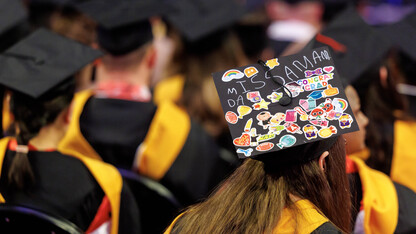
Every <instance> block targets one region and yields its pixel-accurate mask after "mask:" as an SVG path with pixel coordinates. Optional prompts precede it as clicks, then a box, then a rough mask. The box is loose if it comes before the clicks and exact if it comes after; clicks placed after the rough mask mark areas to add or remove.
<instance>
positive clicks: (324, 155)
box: [318, 151, 329, 171]
mask: <svg viewBox="0 0 416 234" xmlns="http://www.w3.org/2000/svg"><path fill="white" fill-rule="evenodd" d="M328 155H329V152H328V151H325V152H323V153H322V154H321V156H320V157H319V161H318V162H319V167H320V168H321V170H322V171H325V158H326V157H328Z"/></svg>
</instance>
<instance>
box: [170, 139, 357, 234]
mask: <svg viewBox="0 0 416 234" xmlns="http://www.w3.org/2000/svg"><path fill="white" fill-rule="evenodd" d="M290 194H292V195H296V196H298V197H300V198H303V199H308V200H309V201H310V202H312V203H313V204H314V205H315V206H316V207H317V208H318V209H319V211H320V212H322V214H323V215H324V216H326V217H327V218H328V219H329V220H330V221H331V222H332V223H333V224H334V225H336V226H337V227H338V228H339V229H341V230H342V231H344V232H350V223H351V221H350V220H351V217H350V205H351V202H350V194H349V186H348V178H347V175H346V173H345V147H344V140H343V138H342V137H340V138H339V139H338V140H337V142H336V143H335V144H334V145H333V146H332V147H331V149H329V156H328V157H327V160H326V169H325V172H323V171H322V170H321V169H320V167H319V163H318V161H317V160H312V161H309V162H307V163H304V164H297V165H293V166H291V167H288V168H286V169H285V170H283V171H281V170H280V171H277V170H276V171H274V172H272V171H270V172H269V171H268V170H267V171H266V170H265V169H264V163H263V162H261V161H257V160H253V159H246V161H245V162H244V163H243V165H242V166H240V167H239V168H238V169H237V170H236V171H235V172H234V173H233V174H232V175H231V176H230V177H229V178H228V179H227V180H226V181H225V182H224V183H223V185H222V186H221V187H219V189H217V191H216V192H215V193H214V194H212V195H211V196H210V197H209V198H208V199H207V200H206V201H205V202H202V203H200V204H197V205H195V206H192V207H190V208H189V209H188V210H187V211H185V213H184V215H183V216H182V217H181V218H180V219H179V220H178V221H177V222H176V224H175V225H174V228H173V230H172V233H272V232H273V229H274V228H275V227H276V226H277V224H278V222H279V220H280V216H281V214H282V210H283V209H284V208H289V209H293V210H295V211H296V207H295V206H294V203H293V202H292V200H291V199H290V197H289V196H290Z"/></svg>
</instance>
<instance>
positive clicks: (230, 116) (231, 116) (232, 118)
mask: <svg viewBox="0 0 416 234" xmlns="http://www.w3.org/2000/svg"><path fill="white" fill-rule="evenodd" d="M225 120H227V122H228V123H230V124H236V123H237V122H238V117H237V114H236V113H234V112H232V111H227V113H226V114H225Z"/></svg>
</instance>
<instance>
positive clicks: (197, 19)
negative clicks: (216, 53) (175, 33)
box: [166, 0, 246, 42]
mask: <svg viewBox="0 0 416 234" xmlns="http://www.w3.org/2000/svg"><path fill="white" fill-rule="evenodd" d="M170 6H171V9H170V11H169V12H167V13H166V19H167V21H168V22H170V23H171V24H173V25H174V26H175V27H176V28H178V30H179V31H180V32H181V34H182V35H183V36H184V37H185V39H186V40H188V41H191V42H192V41H197V40H199V39H201V38H203V37H205V36H207V35H209V34H211V33H214V32H215V31H217V30H221V29H223V28H226V27H228V26H230V25H232V24H233V23H234V22H236V21H237V20H239V19H240V18H241V17H242V16H243V15H244V13H245V11H246V10H245V7H244V6H243V5H242V4H240V3H238V2H237V1H236V0H209V1H207V0H172V1H170Z"/></svg>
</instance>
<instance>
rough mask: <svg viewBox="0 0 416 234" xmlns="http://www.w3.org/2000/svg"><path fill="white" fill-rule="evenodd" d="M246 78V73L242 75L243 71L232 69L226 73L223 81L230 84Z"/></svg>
mask: <svg viewBox="0 0 416 234" xmlns="http://www.w3.org/2000/svg"><path fill="white" fill-rule="evenodd" d="M243 77H244V73H242V72H241V71H239V70H237V69H231V70H228V71H226V72H225V73H224V75H222V81H224V82H230V81H232V80H234V79H236V80H237V79H241V78H243Z"/></svg>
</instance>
